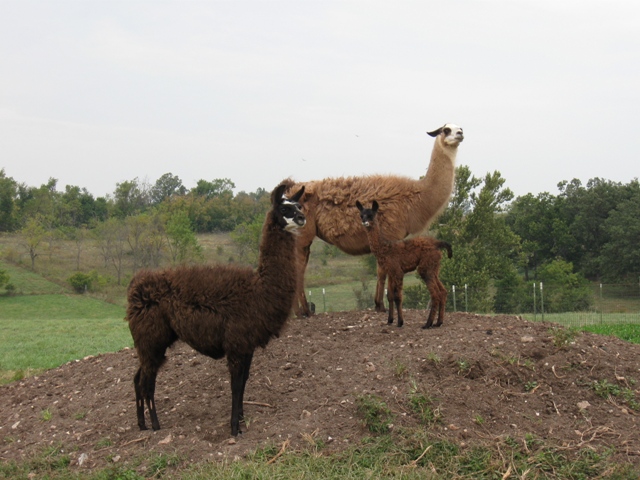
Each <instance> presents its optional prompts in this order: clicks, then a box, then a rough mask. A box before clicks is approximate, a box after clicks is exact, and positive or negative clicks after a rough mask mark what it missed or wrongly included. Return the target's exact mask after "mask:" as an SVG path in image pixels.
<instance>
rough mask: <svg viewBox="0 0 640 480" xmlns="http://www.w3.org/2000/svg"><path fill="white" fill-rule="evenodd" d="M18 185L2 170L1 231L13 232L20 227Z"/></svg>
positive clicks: (0, 191)
mask: <svg viewBox="0 0 640 480" xmlns="http://www.w3.org/2000/svg"><path fill="white" fill-rule="evenodd" d="M17 195H18V184H17V183H16V181H15V180H14V179H13V178H11V177H7V176H6V175H5V173H4V168H2V169H0V231H1V232H12V231H13V230H15V229H16V228H17V226H18V218H17V205H16V198H17Z"/></svg>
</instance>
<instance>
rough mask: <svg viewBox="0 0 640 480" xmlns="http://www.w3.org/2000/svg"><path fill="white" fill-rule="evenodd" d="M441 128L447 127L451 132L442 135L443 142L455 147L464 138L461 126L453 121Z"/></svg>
mask: <svg viewBox="0 0 640 480" xmlns="http://www.w3.org/2000/svg"><path fill="white" fill-rule="evenodd" d="M443 128H448V129H450V130H451V133H450V134H449V135H447V136H446V137H444V143H445V144H447V145H449V146H451V147H456V146H458V145H459V144H460V142H462V140H464V135H463V134H462V127H459V126H458V125H456V124H455V123H447V124H445V126H444V127H443Z"/></svg>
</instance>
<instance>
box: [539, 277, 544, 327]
mask: <svg viewBox="0 0 640 480" xmlns="http://www.w3.org/2000/svg"><path fill="white" fill-rule="evenodd" d="M540 313H542V321H543V322H544V294H543V293H542V282H540Z"/></svg>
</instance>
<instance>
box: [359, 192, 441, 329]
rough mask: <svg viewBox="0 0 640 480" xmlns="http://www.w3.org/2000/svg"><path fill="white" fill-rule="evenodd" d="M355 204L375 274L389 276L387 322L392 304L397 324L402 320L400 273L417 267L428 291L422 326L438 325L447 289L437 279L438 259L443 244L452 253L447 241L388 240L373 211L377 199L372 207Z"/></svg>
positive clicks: (419, 239)
mask: <svg viewBox="0 0 640 480" xmlns="http://www.w3.org/2000/svg"><path fill="white" fill-rule="evenodd" d="M356 207H358V210H360V219H361V220H362V225H364V227H365V229H366V231H367V238H368V239H369V245H370V246H371V252H372V253H373V254H374V255H375V257H376V260H377V261H378V275H380V274H382V275H388V276H389V287H388V291H387V298H388V300H389V318H388V321H387V323H389V325H391V324H392V323H393V305H394V303H395V306H396V309H397V310H398V327H401V326H402V324H403V323H404V320H403V318H402V286H403V280H404V274H405V273H409V272H413V271H415V270H417V271H418V274H419V275H420V277H421V278H422V280H423V281H424V283H425V284H426V285H427V288H428V289H429V294H430V295H431V308H430V309H429V316H428V318H427V323H425V324H424V325H423V326H422V328H430V327H431V326H434V327H439V326H440V325H442V320H443V318H444V309H445V305H446V303H447V289H446V288H444V285H443V284H442V282H441V281H440V277H439V275H440V260H441V259H442V252H441V251H440V250H441V249H443V248H446V249H447V253H448V256H449V258H451V256H452V252H451V245H450V244H449V243H447V242H443V241H440V240H436V239H435V238H433V237H416V238H412V239H409V240H404V241H400V242H388V241H385V240H384V239H383V238H382V235H381V232H380V226H379V225H378V220H377V218H376V214H377V213H378V208H379V207H378V202H377V201H375V200H374V201H373V205H372V207H371V208H370V209H369V208H364V207H363V206H362V204H361V203H360V202H359V201H356ZM436 310H437V311H438V322H437V323H436V324H435V325H433V318H434V317H435V313H436Z"/></svg>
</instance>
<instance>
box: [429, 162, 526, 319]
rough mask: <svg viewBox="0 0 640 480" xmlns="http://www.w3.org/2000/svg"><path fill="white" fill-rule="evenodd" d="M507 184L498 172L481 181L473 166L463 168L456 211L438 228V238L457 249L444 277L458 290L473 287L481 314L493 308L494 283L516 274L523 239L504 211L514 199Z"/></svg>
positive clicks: (458, 177)
mask: <svg viewBox="0 0 640 480" xmlns="http://www.w3.org/2000/svg"><path fill="white" fill-rule="evenodd" d="M504 182H505V180H504V179H503V178H502V177H501V175H500V173H499V172H497V171H496V172H493V173H487V174H486V175H485V177H484V179H483V180H479V179H477V178H475V177H473V176H472V175H471V172H470V171H469V169H468V168H467V167H459V168H458V172H457V173H456V186H455V190H454V194H453V197H452V201H451V203H450V205H449V207H448V210H450V211H446V212H445V213H444V214H443V216H442V218H443V221H442V222H440V228H439V230H438V236H439V237H440V238H442V239H443V240H445V241H448V242H449V243H451V245H453V258H452V259H451V260H448V261H445V262H443V265H442V271H441V279H442V281H443V283H444V284H445V285H457V286H458V288H460V287H461V286H463V285H465V284H466V285H469V286H470V287H471V288H470V289H469V290H468V291H469V293H470V295H469V298H468V299H467V301H468V304H469V305H470V307H469V308H473V309H474V310H478V311H490V310H491V309H492V308H493V301H492V295H490V292H489V287H490V285H491V281H492V280H499V279H501V278H505V277H507V276H510V275H513V271H514V269H515V267H514V263H515V262H516V261H517V260H518V259H519V255H520V242H519V238H518V236H517V235H515V234H514V233H513V232H512V231H511V229H509V227H508V226H507V224H506V222H505V215H504V213H503V212H504V209H505V205H506V203H507V202H509V201H510V200H511V199H512V198H513V193H512V192H511V190H509V189H508V188H504ZM477 187H480V190H479V191H477V190H474V189H476V188H477Z"/></svg>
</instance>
